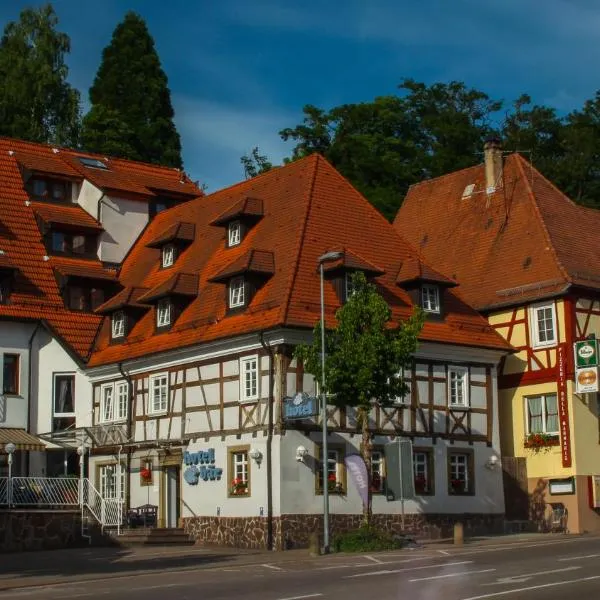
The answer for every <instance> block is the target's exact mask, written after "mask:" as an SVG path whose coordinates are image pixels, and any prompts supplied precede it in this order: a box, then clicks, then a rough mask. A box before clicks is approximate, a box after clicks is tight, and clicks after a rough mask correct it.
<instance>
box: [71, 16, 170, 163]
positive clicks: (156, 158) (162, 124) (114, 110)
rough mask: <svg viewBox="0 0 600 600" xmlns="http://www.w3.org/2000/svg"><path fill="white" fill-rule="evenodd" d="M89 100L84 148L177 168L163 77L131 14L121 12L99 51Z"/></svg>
mask: <svg viewBox="0 0 600 600" xmlns="http://www.w3.org/2000/svg"><path fill="white" fill-rule="evenodd" d="M90 101H91V104H92V107H91V109H90V111H89V113H88V114H87V115H86V116H85V117H84V120H83V133H82V140H83V145H84V146H85V148H86V149H87V150H90V151H94V152H99V153H103V154H112V155H113V156H120V157H123V158H130V159H134V160H142V161H146V162H150V163H156V164H163V165H169V166H173V167H178V168H181V166H182V160H181V141H180V138H179V133H178V132H177V129H176V128H175V123H174V122H173V117H174V114H175V113H174V111H173V106H172V104H171V92H170V91H169V87H168V81H167V76H166V75H165V72H164V71H163V69H162V66H161V64H160V59H159V57H158V54H157V52H156V49H155V47H154V40H153V39H152V36H151V35H150V32H149V31H148V28H147V26H146V23H145V21H144V20H143V19H142V18H141V17H140V16H139V15H137V14H136V13H134V12H128V13H127V14H126V15H125V19H124V20H123V22H122V23H120V24H119V25H117V27H116V29H115V31H114V33H113V37H112V40H111V42H110V44H109V45H108V46H107V47H106V48H105V49H104V51H103V53H102V63H101V64H100V68H99V69H98V73H97V74H96V78H95V80H94V83H93V85H92V87H91V88H90Z"/></svg>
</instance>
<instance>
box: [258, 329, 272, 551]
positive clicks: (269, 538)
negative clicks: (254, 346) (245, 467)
mask: <svg viewBox="0 0 600 600" xmlns="http://www.w3.org/2000/svg"><path fill="white" fill-rule="evenodd" d="M260 343H261V344H262V347H263V348H264V349H265V351H266V352H267V353H268V355H269V406H268V426H267V427H268V428H267V550H274V549H275V548H274V544H273V461H272V457H273V402H274V397H273V396H274V394H273V389H274V378H275V360H274V355H273V351H272V350H271V346H269V345H267V344H266V343H265V336H264V333H263V332H262V331H261V332H260Z"/></svg>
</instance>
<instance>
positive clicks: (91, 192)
mask: <svg viewBox="0 0 600 600" xmlns="http://www.w3.org/2000/svg"><path fill="white" fill-rule="evenodd" d="M73 191H74V192H76V190H75V186H73ZM78 191H79V194H78V195H77V200H76V201H77V204H79V206H81V208H83V210H85V211H86V212H87V213H88V214H90V215H91V216H92V217H94V219H97V218H98V202H99V201H100V198H102V196H103V192H102V190H100V189H98V188H97V187H96V186H95V185H93V184H92V183H90V182H89V181H88V180H87V179H84V180H83V183H82V184H81V187H80V188H79V190H78Z"/></svg>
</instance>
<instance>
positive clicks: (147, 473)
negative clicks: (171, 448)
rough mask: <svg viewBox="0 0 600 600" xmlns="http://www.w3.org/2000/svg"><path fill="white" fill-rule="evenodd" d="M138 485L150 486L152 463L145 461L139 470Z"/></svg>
mask: <svg viewBox="0 0 600 600" xmlns="http://www.w3.org/2000/svg"><path fill="white" fill-rule="evenodd" d="M140 484H141V485H143V486H146V485H152V461H149V460H148V461H145V462H144V463H143V465H142V468H141V469H140Z"/></svg>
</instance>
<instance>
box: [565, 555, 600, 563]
mask: <svg viewBox="0 0 600 600" xmlns="http://www.w3.org/2000/svg"><path fill="white" fill-rule="evenodd" d="M599 556H600V554H586V555H585V556H565V557H564V558H559V559H557V560H559V561H563V562H564V561H567V560H583V559H584V558H598V557H599Z"/></svg>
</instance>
